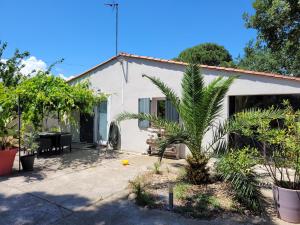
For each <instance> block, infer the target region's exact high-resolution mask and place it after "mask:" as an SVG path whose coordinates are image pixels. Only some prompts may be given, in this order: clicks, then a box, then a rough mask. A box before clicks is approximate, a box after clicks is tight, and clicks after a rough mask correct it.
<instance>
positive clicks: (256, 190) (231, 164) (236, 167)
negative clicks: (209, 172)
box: [217, 147, 264, 212]
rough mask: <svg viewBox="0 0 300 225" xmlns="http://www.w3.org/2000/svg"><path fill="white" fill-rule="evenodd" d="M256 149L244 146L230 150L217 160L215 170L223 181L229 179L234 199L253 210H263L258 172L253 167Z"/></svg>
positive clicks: (255, 162) (256, 161)
mask: <svg viewBox="0 0 300 225" xmlns="http://www.w3.org/2000/svg"><path fill="white" fill-rule="evenodd" d="M257 158H258V152H257V151H256V149H251V148H248V147H245V148H243V149H238V150H233V149H232V150H230V151H229V152H228V153H227V154H225V155H223V156H222V157H221V159H220V161H219V162H218V165H217V171H218V173H219V174H220V175H221V177H222V178H223V179H224V180H225V181H229V182H230V184H231V185H232V190H233V192H234V194H235V197H236V199H237V200H238V201H239V202H240V203H241V204H242V205H244V206H245V207H246V208H248V209H250V210H251V211H254V212H262V211H263V202H264V198H263V195H262V193H261V191H260V187H259V181H258V180H257V179H258V174H256V173H255V172H254V170H253V167H254V166H255V165H256V164H258V162H259V161H258V159H257Z"/></svg>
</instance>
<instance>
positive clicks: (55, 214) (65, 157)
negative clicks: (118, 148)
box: [0, 147, 255, 225]
mask: <svg viewBox="0 0 300 225" xmlns="http://www.w3.org/2000/svg"><path fill="white" fill-rule="evenodd" d="M122 159H128V160H129V163H130V165H128V166H123V165H122V164H121V160H122ZM156 160H157V158H156V157H149V156H146V155H136V154H132V153H124V152H123V153H122V152H112V151H109V152H105V151H100V150H96V149H92V148H82V147H78V148H76V147H75V148H74V149H73V151H72V153H68V152H66V153H65V154H62V155H56V156H50V157H46V158H38V159H37V160H36V162H35V171H33V172H27V173H25V172H20V173H19V172H17V168H18V161H17V160H16V163H15V166H14V167H15V171H14V173H13V175H12V176H10V177H2V178H0V224H1V225H21V224H70V225H71V224H72V225H74V224H103V225H104V224H105V225H107V224H109V225H125V224H128V225H140V224H141V225H142V224H145V225H148V224H156V225H159V224H162V225H163V224H172V225H173V224H174V225H176V224H178V225H179V224H187V225H193V224H252V223H250V222H249V223H246V222H245V221H240V220H238V219H236V218H222V219H220V218H219V219H215V220H210V221H206V220H193V219H187V218H184V217H181V216H179V215H177V214H174V213H171V212H167V211H161V210H150V209H146V208H140V207H137V206H136V205H135V204H134V203H132V202H131V201H128V200H127V194H128V190H127V186H128V181H129V180H131V179H133V178H134V177H135V176H137V175H138V174H140V173H142V172H144V171H146V170H149V169H151V168H152V167H153V163H154V162H155V161H156ZM178 162H179V163H180V162H181V160H179V161H174V160H167V159H164V163H165V164H168V166H169V167H176V166H177V165H178ZM252 222H255V221H252Z"/></svg>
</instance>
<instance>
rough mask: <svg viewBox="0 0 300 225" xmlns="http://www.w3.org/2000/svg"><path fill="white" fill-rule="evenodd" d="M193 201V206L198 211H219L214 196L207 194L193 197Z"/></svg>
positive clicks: (217, 202) (218, 205)
mask: <svg viewBox="0 0 300 225" xmlns="http://www.w3.org/2000/svg"><path fill="white" fill-rule="evenodd" d="M193 198H194V199H195V205H196V207H197V209H199V210H207V209H210V210H218V209H221V205H220V202H219V201H218V199H217V198H216V197H214V196H211V195H208V194H198V195H196V196H194V197H193Z"/></svg>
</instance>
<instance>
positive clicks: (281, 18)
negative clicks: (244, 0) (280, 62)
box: [244, 0, 300, 52]
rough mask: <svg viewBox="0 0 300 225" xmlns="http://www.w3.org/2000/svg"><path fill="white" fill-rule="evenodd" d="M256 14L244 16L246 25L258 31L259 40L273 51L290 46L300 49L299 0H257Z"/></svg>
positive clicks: (255, 5)
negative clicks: (264, 42)
mask: <svg viewBox="0 0 300 225" xmlns="http://www.w3.org/2000/svg"><path fill="white" fill-rule="evenodd" d="M253 8H254V9H255V14H254V15H252V16H250V15H249V14H247V13H245V14H244V19H245V20H246V25H247V27H248V28H253V29H256V30H257V31H258V35H259V38H260V39H262V40H264V41H266V43H267V44H268V47H270V48H271V49H272V50H275V51H277V50H280V49H281V48H282V46H286V45H288V46H289V47H290V48H291V49H290V50H292V51H293V52H294V51H297V49H294V48H295V47H297V48H298V49H299V48H300V46H299V43H300V40H299V37H300V2H299V1H298V0H256V1H255V2H254V3H253Z"/></svg>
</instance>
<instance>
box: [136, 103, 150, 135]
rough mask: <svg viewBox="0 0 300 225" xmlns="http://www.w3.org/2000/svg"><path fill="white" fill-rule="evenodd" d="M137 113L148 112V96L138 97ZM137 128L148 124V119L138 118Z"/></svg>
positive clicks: (142, 127)
mask: <svg viewBox="0 0 300 225" xmlns="http://www.w3.org/2000/svg"><path fill="white" fill-rule="evenodd" d="M139 113H145V114H150V98H139ZM138 125H139V128H141V129H146V128H148V127H149V126H150V122H149V121H148V120H139V121H138Z"/></svg>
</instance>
